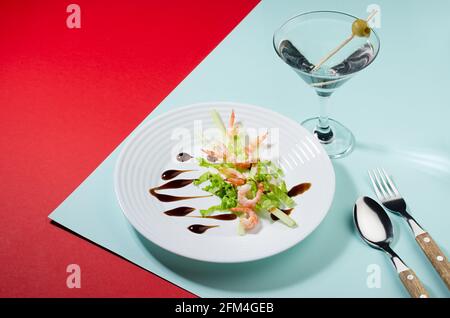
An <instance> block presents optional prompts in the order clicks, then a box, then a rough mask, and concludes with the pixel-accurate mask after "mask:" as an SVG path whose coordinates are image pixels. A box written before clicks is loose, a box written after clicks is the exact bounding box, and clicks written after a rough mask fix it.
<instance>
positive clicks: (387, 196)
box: [372, 169, 389, 199]
mask: <svg viewBox="0 0 450 318" xmlns="http://www.w3.org/2000/svg"><path fill="white" fill-rule="evenodd" d="M372 173H373V175H374V176H375V180H376V182H377V185H378V188H380V191H381V193H383V196H384V197H385V198H386V199H387V198H389V195H388V194H387V193H386V191H385V190H384V188H383V185H382V184H381V181H380V178H379V177H378V174H377V171H376V170H375V169H374V170H372Z"/></svg>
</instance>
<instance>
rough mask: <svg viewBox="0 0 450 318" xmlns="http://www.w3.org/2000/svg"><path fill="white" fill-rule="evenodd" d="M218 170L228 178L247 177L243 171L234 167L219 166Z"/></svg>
mask: <svg viewBox="0 0 450 318" xmlns="http://www.w3.org/2000/svg"><path fill="white" fill-rule="evenodd" d="M218 170H219V172H220V173H222V174H223V175H224V176H225V177H227V178H236V179H244V180H245V179H246V178H245V177H244V175H243V174H242V173H240V172H239V171H237V170H236V169H233V168H219V169H218Z"/></svg>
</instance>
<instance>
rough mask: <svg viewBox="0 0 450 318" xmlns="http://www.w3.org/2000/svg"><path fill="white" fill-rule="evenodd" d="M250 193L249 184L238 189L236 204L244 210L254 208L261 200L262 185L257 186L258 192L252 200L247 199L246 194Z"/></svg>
mask: <svg viewBox="0 0 450 318" xmlns="http://www.w3.org/2000/svg"><path fill="white" fill-rule="evenodd" d="M248 191H250V184H248V183H247V184H245V185H243V186H241V187H240V188H239V189H238V203H239V205H240V206H242V207H245V208H252V209H253V208H254V207H255V205H256V204H257V203H258V202H259V200H261V196H262V194H263V192H264V185H263V184H262V183H259V184H258V191H256V195H255V197H254V198H253V199H248V198H247V193H248Z"/></svg>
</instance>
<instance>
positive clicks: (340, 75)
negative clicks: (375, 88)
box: [273, 11, 380, 158]
mask: <svg viewBox="0 0 450 318" xmlns="http://www.w3.org/2000/svg"><path fill="white" fill-rule="evenodd" d="M356 19H357V18H356V17H354V16H351V15H349V14H346V13H341V12H336V11H314V12H307V13H303V14H300V15H297V16H295V17H293V18H291V19H290V20H288V21H287V22H285V23H284V24H283V25H282V26H281V27H280V28H279V29H278V30H277V31H276V32H275V34H274V36H273V45H274V48H275V51H276V52H277V54H278V56H279V57H280V58H281V59H282V60H283V61H284V62H286V64H288V65H289V66H290V67H291V68H292V69H293V70H294V71H295V72H296V73H297V74H298V75H299V76H300V77H301V78H302V79H303V80H304V81H305V82H306V83H307V84H308V85H309V86H311V88H313V89H314V90H315V92H316V94H317V96H318V99H319V116H318V117H314V118H310V119H307V120H305V121H304V122H302V125H303V126H304V127H305V128H307V129H308V130H310V131H311V132H312V133H313V134H314V135H315V136H316V137H317V138H318V139H319V141H320V142H321V143H322V145H323V146H324V148H325V149H326V151H327V153H328V155H329V156H330V157H331V158H339V157H342V156H345V155H346V154H348V153H350V151H351V150H352V149H353V146H354V143H355V138H354V136H353V134H352V132H351V131H350V130H349V129H348V128H346V127H345V126H344V125H342V124H341V123H339V122H338V121H336V120H334V119H331V118H329V117H328V109H329V104H330V103H329V101H330V96H331V95H332V94H333V92H334V91H335V90H336V89H337V88H338V87H340V86H342V84H344V83H345V82H347V81H348V80H349V79H350V78H351V77H353V76H354V75H355V74H357V73H359V72H360V71H362V70H363V69H365V68H366V67H367V66H368V65H370V64H371V63H372V62H373V61H374V60H375V58H376V56H377V54H378V51H379V48H380V40H379V38H378V36H377V34H376V33H375V32H374V31H373V30H371V32H370V35H369V36H368V37H357V36H355V37H354V38H353V39H352V40H351V41H349V42H348V43H347V44H346V45H345V46H344V47H342V48H341V49H340V50H339V51H337V53H336V54H335V55H333V56H332V57H331V58H330V59H328V60H327V61H326V62H325V63H324V64H322V66H321V67H320V68H318V69H314V67H315V65H317V63H318V62H319V61H320V60H322V58H323V57H324V56H326V55H327V54H329V53H330V52H331V51H332V50H333V49H335V48H336V47H337V46H338V45H339V44H340V43H342V42H343V41H344V40H345V39H347V38H348V37H349V36H350V35H351V34H352V24H353V22H354V21H355V20H356Z"/></svg>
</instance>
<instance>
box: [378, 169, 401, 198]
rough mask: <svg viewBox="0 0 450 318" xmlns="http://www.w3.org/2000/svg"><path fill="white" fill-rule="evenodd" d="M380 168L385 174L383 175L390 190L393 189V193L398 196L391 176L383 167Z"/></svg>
mask: <svg viewBox="0 0 450 318" xmlns="http://www.w3.org/2000/svg"><path fill="white" fill-rule="evenodd" d="M382 170H383V173H384V175H385V177H386V179H387V181H388V183H389V186H390V187H391V189H392V191H394V193H395V195H397V196H400V193H399V192H398V190H397V188H396V187H395V184H394V182H392V180H391V178H390V177H389V175H388V174H387V173H386V171H385V170H384V169H382Z"/></svg>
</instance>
